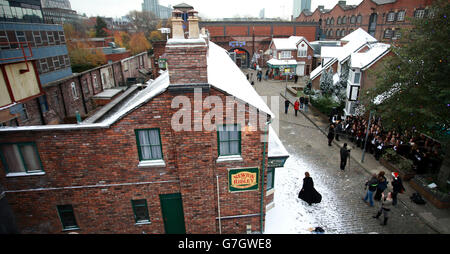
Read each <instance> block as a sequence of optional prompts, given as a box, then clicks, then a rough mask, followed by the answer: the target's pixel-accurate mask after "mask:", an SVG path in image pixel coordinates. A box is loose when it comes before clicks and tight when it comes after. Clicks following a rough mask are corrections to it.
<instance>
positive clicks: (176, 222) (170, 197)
mask: <svg viewBox="0 0 450 254" xmlns="http://www.w3.org/2000/svg"><path fill="white" fill-rule="evenodd" d="M159 200H160V202H161V213H162V218H163V222H164V230H165V233H166V234H186V228H185V225H184V212H183V201H182V199H181V193H173V194H160V195H159Z"/></svg>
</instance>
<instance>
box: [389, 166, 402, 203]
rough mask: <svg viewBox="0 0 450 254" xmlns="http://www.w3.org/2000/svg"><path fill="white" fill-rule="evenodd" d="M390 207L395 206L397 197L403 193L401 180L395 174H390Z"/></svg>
mask: <svg viewBox="0 0 450 254" xmlns="http://www.w3.org/2000/svg"><path fill="white" fill-rule="evenodd" d="M392 177H393V179H392V183H391V184H392V205H397V195H398V194H399V193H403V192H404V191H405V187H403V183H402V179H401V178H400V175H399V174H398V173H397V172H392Z"/></svg>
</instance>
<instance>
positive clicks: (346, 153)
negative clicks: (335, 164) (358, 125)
mask: <svg viewBox="0 0 450 254" xmlns="http://www.w3.org/2000/svg"><path fill="white" fill-rule="evenodd" d="M349 155H350V150H348V149H347V143H344V145H343V146H342V147H341V170H344V169H345V165H347V158H348V156H349Z"/></svg>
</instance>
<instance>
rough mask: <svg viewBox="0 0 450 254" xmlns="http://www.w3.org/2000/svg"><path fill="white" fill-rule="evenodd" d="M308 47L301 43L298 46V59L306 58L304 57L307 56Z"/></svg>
mask: <svg viewBox="0 0 450 254" xmlns="http://www.w3.org/2000/svg"><path fill="white" fill-rule="evenodd" d="M307 52H308V47H307V46H306V43H304V42H302V43H300V44H299V45H298V51H297V56H298V57H306V55H307V54H308V53H307Z"/></svg>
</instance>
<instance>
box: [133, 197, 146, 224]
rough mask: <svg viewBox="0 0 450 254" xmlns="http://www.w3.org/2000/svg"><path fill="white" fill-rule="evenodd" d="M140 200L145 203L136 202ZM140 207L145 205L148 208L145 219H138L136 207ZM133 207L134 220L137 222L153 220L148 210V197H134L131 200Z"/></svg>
mask: <svg viewBox="0 0 450 254" xmlns="http://www.w3.org/2000/svg"><path fill="white" fill-rule="evenodd" d="M138 201H144V204H143V205H141V204H140V205H137V204H136V203H135V202H138ZM138 207H144V208H145V210H146V219H145V220H138V219H137V216H136V208H138ZM131 208H132V209H133V216H134V222H135V223H136V224H149V223H150V222H151V221H150V213H149V210H148V204H147V199H132V200H131Z"/></svg>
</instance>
